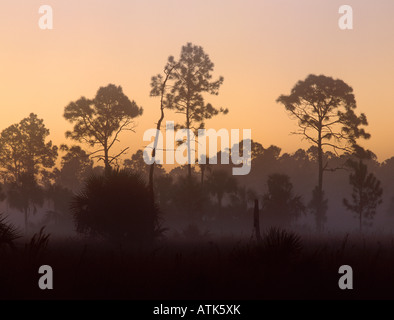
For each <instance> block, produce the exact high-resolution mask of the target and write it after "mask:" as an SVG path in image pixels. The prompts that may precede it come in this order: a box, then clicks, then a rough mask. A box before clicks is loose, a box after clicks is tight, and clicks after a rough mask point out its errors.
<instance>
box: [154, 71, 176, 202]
mask: <svg viewBox="0 0 394 320" xmlns="http://www.w3.org/2000/svg"><path fill="white" fill-rule="evenodd" d="M174 67H175V66H173V67H172V68H170V69H169V70H168V71H167V74H166V78H165V79H164V81H163V85H162V87H161V96H160V118H159V121H158V122H157V126H156V129H157V130H158V131H157V133H156V138H155V144H154V146H153V150H152V159H154V158H155V156H156V148H157V141H158V138H159V137H158V135H159V131H160V129H161V123H162V122H163V120H164V94H165V89H166V84H167V81H168V78H169V77H170V75H171V72H172V70H173V69H174ZM154 170H155V162H153V163H152V164H151V165H150V168H149V191H150V195H151V199H152V201H153V202H154V199H155V195H154V190H153V172H154ZM153 202H152V203H153Z"/></svg>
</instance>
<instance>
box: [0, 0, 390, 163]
mask: <svg viewBox="0 0 394 320" xmlns="http://www.w3.org/2000/svg"><path fill="white" fill-rule="evenodd" d="M43 4H47V5H51V6H52V7H53V10H54V30H50V31H49V30H46V31H43V30H40V29H39V27H38V19H39V14H38V9H39V7H40V6H41V5H43ZM343 4H349V5H351V6H352V7H353V11H354V30H351V31H342V30H340V29H339V27H338V19H339V17H340V15H339V14H338V9H339V7H340V6H341V5H343ZM393 14H394V1H393V0H379V1H370V0H365V1H364V0H346V1H344V0H342V1H337V0H297V1H294V0H267V1H263V0H243V1H234V0H226V1H225V0H210V1H208V0H205V1H202V0H198V1H195V0H192V1H191V0H189V1H185V0H138V1H132V0H127V1H126V0H124V1H123V0H78V1H76V0H67V1H64V0H61V1H60V0H46V1H43V0H41V1H36V0H23V1H21V0H12V1H11V0H2V1H1V2H0V44H1V50H0V103H1V106H2V107H1V117H0V129H4V128H6V127H8V126H9V125H11V124H13V123H16V122H19V121H20V120H21V119H22V118H24V117H26V116H28V114H29V113H30V112H35V113H37V114H38V115H39V117H40V118H44V120H45V124H46V126H47V127H48V128H49V129H50V131H51V139H52V140H53V141H54V142H55V143H56V144H59V143H62V142H64V141H65V138H64V132H65V131H66V130H67V129H69V128H71V126H70V125H69V124H68V123H67V122H66V121H65V120H64V118H63V116H62V115H63V111H64V107H65V106H66V105H67V104H68V103H69V102H70V101H74V100H76V99H78V98H79V97H80V96H82V95H84V96H86V97H88V98H92V97H93V96H94V95H95V93H96V91H97V89H98V88H99V87H100V86H105V85H107V84H108V83H114V84H116V85H121V86H122V87H123V89H124V92H125V93H126V94H127V95H128V96H129V98H131V99H134V100H135V101H136V102H137V103H138V104H139V105H141V106H143V107H144V115H143V116H142V117H140V118H138V119H137V120H136V121H137V123H138V127H137V132H136V133H135V134H133V133H126V134H124V135H123V137H122V146H130V147H131V150H132V151H135V150H137V149H138V148H142V147H143V146H144V145H146V143H145V144H144V142H143V141H142V135H143V132H144V131H145V130H146V129H148V128H152V127H154V123H155V122H156V121H157V118H158V116H159V101H158V100H157V99H154V98H150V97H149V91H150V78H151V76H153V75H155V74H157V73H160V72H161V71H162V68H163V66H164V65H165V62H166V60H167V57H168V56H169V55H174V56H175V57H177V56H179V53H180V50H181V46H182V45H184V44H186V43H187V42H192V43H193V44H197V45H201V46H203V47H204V49H205V51H206V52H207V53H208V54H209V55H210V58H211V59H212V61H213V62H214V63H215V72H214V75H215V76H219V75H222V76H224V79H225V80H224V84H223V86H222V88H221V90H220V94H219V96H217V97H208V99H207V101H210V102H212V103H213V104H214V105H215V106H217V107H227V108H229V110H230V113H229V114H228V115H226V116H223V117H222V116H220V117H217V118H216V119H213V120H211V121H209V122H207V128H216V129H220V128H223V127H225V128H234V129H235V128H239V129H242V128H251V129H252V137H253V139H254V140H256V141H259V142H261V143H262V144H263V146H265V147H268V146H269V145H271V144H275V145H277V146H279V147H281V148H282V150H283V151H284V152H294V151H295V150H297V149H298V148H299V147H308V145H307V144H306V143H302V142H301V141H300V137H298V136H292V135H290V132H291V131H294V130H295V129H296V123H295V122H294V121H292V120H290V119H289V117H288V115H287V114H286V112H285V110H284V108H283V106H282V105H279V104H277V103H276V102H275V100H276V98H277V97H278V96H279V95H280V94H288V93H289V92H290V90H291V88H292V87H293V85H294V84H295V83H296V82H297V81H298V80H301V79H304V78H305V77H306V76H307V75H308V74H311V73H315V74H324V75H327V76H332V77H334V78H340V79H342V80H344V81H345V82H346V83H348V84H349V85H350V86H352V87H353V89H354V93H355V96H356V99H357V103H358V112H364V113H366V115H367V118H368V121H369V124H370V125H369V127H368V130H369V132H370V133H371V134H372V138H371V139H370V141H368V142H366V143H364V146H366V147H368V148H370V149H371V150H372V151H374V152H375V153H376V154H377V155H378V158H379V160H380V161H383V160H385V159H386V158H388V157H391V156H394V143H391V138H392V137H394V125H393V124H392V121H393V119H394V19H393ZM173 118H174V117H173V115H172V113H171V112H168V113H167V117H166V119H167V120H172V119H173ZM69 143H71V141H69ZM130 155H131V153H130V152H129V154H128V156H130Z"/></svg>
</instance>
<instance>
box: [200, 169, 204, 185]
mask: <svg viewBox="0 0 394 320" xmlns="http://www.w3.org/2000/svg"><path fill="white" fill-rule="evenodd" d="M200 170H201V187H203V186H204V173H205V165H202V166H200Z"/></svg>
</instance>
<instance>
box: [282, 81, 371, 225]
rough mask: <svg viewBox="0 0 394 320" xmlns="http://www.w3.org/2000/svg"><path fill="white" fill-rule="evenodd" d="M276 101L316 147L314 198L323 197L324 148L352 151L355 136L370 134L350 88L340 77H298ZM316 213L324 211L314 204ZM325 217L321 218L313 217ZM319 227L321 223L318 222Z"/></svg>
mask: <svg viewBox="0 0 394 320" xmlns="http://www.w3.org/2000/svg"><path fill="white" fill-rule="evenodd" d="M277 102H279V103H282V104H283V105H284V106H285V108H286V110H287V111H288V113H289V114H290V116H291V117H292V118H294V119H296V120H297V121H298V126H299V130H298V131H297V132H295V134H300V135H302V137H303V138H304V139H306V140H307V141H308V142H310V143H312V144H313V145H314V146H316V147H317V162H318V184H317V189H316V192H317V195H316V197H315V198H316V199H318V200H319V201H322V199H323V196H322V193H323V172H324V171H325V170H326V169H329V168H328V163H323V149H324V148H326V147H330V148H332V149H333V150H334V152H337V151H345V152H350V153H352V152H353V151H354V147H355V146H356V144H357V139H358V138H365V139H368V138H369V137H370V135H369V134H368V133H366V132H365V130H364V129H363V128H360V127H361V126H363V125H364V126H365V125H368V122H367V118H366V116H365V115H364V114H363V113H362V114H361V115H360V116H357V115H356V114H355V112H354V109H356V107H357V105H356V100H355V97H354V94H353V89H352V88H351V87H350V86H348V85H347V84H346V83H345V82H343V81H342V80H339V79H336V80H334V79H333V78H331V77H326V76H324V75H319V76H316V75H309V76H308V77H307V78H306V79H305V80H303V81H299V82H298V83H297V84H296V85H295V86H294V87H293V89H292V90H291V93H290V95H287V96H286V95H281V96H280V97H279V98H278V99H277ZM317 208H318V210H317V211H316V212H315V214H317V215H318V216H320V215H323V214H324V212H322V211H321V210H320V208H321V206H317ZM316 221H317V222H322V221H324V219H323V218H319V219H317V220H316ZM316 227H317V229H318V230H319V231H320V230H322V228H323V225H321V224H318V225H317V226H316Z"/></svg>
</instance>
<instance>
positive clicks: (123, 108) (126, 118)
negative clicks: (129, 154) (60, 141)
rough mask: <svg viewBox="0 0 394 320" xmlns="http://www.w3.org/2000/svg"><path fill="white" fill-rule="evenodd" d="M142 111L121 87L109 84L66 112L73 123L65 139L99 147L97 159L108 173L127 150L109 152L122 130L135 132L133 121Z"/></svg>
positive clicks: (65, 116) (72, 104)
mask: <svg viewBox="0 0 394 320" xmlns="http://www.w3.org/2000/svg"><path fill="white" fill-rule="evenodd" d="M142 111H143V109H142V108H140V107H138V106H137V104H136V103H135V102H134V101H130V99H129V98H128V97H127V96H126V95H125V94H124V93H123V89H122V87H120V86H115V85H113V84H109V85H107V86H106V87H100V88H99V90H98V91H97V94H96V97H95V98H94V99H92V100H90V99H86V98H85V97H81V98H80V99H79V100H77V101H75V102H71V103H70V104H69V105H68V106H66V107H65V109H64V118H65V119H66V120H68V121H69V122H71V123H73V124H74V128H73V130H72V131H67V132H66V137H67V138H71V139H73V140H76V141H78V142H86V143H88V144H89V145H90V146H91V147H96V146H100V147H101V149H98V150H96V151H95V152H94V153H95V154H96V153H98V154H97V155H95V156H94V157H96V158H98V159H99V160H103V161H104V166H105V169H106V171H107V172H108V171H109V170H110V168H111V164H112V163H113V162H114V161H115V162H116V160H117V159H118V158H119V156H121V155H122V154H123V153H124V152H125V151H126V150H127V149H128V147H127V148H124V149H123V150H121V151H120V152H119V153H118V154H116V155H110V150H111V148H112V146H113V145H114V144H115V142H117V141H119V140H118V137H119V135H120V133H121V132H122V131H133V128H134V127H133V124H134V122H133V119H134V118H135V117H138V116H140V115H142Z"/></svg>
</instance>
